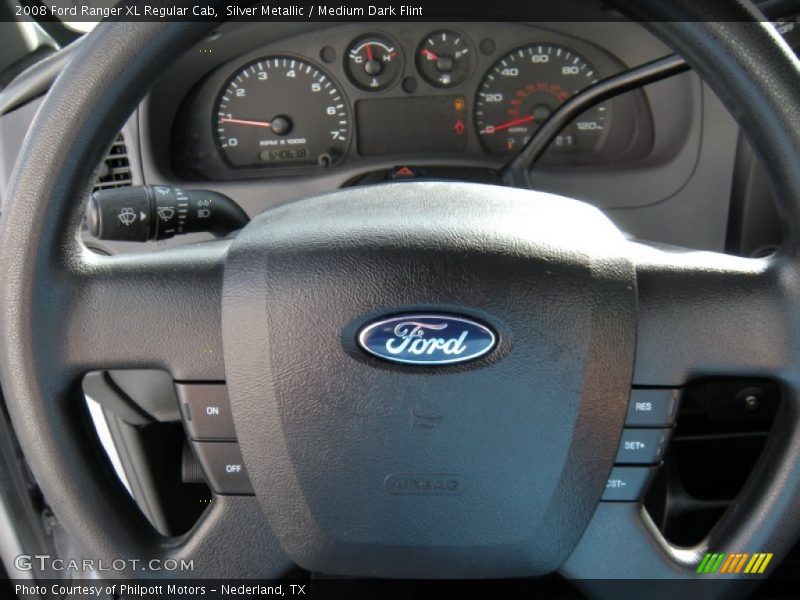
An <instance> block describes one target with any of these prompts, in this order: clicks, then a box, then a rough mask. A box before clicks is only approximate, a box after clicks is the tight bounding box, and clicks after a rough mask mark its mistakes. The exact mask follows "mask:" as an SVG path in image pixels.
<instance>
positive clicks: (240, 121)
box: [219, 117, 272, 129]
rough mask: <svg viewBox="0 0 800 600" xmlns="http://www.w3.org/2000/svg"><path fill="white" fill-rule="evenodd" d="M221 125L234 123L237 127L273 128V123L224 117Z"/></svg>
mask: <svg viewBox="0 0 800 600" xmlns="http://www.w3.org/2000/svg"><path fill="white" fill-rule="evenodd" d="M219 121H220V123H234V124H236V125H250V126H252V127H265V128H267V129H269V128H270V127H272V122H271V121H249V120H247V119H232V118H230V117H222V118H221V119H220V120H219Z"/></svg>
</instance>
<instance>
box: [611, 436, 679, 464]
mask: <svg viewBox="0 0 800 600" xmlns="http://www.w3.org/2000/svg"><path fill="white" fill-rule="evenodd" d="M670 431H671V430H669V429H625V430H624V431H623V432H622V439H621V440H620V442H619V450H618V451H617V458H616V459H615V460H614V462H615V463H617V464H620V463H621V464H634V465H655V464H658V463H659V462H661V457H662V456H663V455H664V448H665V447H666V445H667V440H668V439H669V434H670Z"/></svg>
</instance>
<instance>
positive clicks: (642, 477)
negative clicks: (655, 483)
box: [600, 467, 655, 502]
mask: <svg viewBox="0 0 800 600" xmlns="http://www.w3.org/2000/svg"><path fill="white" fill-rule="evenodd" d="M654 473H655V468H653V467H614V468H613V469H611V474H610V475H609V476H608V483H606V490H605V492H603V496H602V497H601V498H600V500H602V501H604V502H637V501H639V500H641V498H642V494H643V493H644V490H645V489H646V488H647V484H648V483H650V479H651V478H652V476H653V474H654Z"/></svg>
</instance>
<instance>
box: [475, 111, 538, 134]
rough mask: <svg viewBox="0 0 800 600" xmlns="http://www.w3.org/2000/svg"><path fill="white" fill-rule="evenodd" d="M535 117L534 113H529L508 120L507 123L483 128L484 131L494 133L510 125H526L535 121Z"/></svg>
mask: <svg viewBox="0 0 800 600" xmlns="http://www.w3.org/2000/svg"><path fill="white" fill-rule="evenodd" d="M534 119H535V117H534V116H533V115H527V116H525V117H520V118H519V119H514V120H512V121H506V122H505V123H501V124H500V125H494V126H492V125H487V126H486V129H484V130H483V133H490V134H491V133H494V132H495V131H502V130H503V129H508V128H509V127H514V126H516V125H524V124H525V123H530V122H531V121H533V120H534Z"/></svg>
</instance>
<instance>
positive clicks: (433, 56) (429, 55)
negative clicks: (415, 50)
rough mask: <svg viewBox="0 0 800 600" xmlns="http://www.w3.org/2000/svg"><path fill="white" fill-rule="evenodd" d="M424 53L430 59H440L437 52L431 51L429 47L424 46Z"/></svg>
mask: <svg viewBox="0 0 800 600" xmlns="http://www.w3.org/2000/svg"><path fill="white" fill-rule="evenodd" d="M422 54H424V55H425V57H426V58H427V59H428V60H439V57H438V56H436V54H434V53H433V52H431V51H430V50H428V49H427V48H423V49H422Z"/></svg>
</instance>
